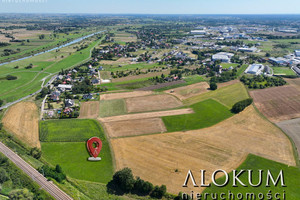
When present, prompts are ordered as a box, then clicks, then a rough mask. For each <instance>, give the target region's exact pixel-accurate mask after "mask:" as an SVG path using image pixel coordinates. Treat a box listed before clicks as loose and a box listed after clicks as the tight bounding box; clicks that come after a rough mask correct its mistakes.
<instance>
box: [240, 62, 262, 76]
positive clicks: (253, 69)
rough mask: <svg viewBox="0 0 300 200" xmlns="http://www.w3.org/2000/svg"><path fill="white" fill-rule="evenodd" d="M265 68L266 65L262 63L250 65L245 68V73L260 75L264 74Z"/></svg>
mask: <svg viewBox="0 0 300 200" xmlns="http://www.w3.org/2000/svg"><path fill="white" fill-rule="evenodd" d="M264 68H265V67H264V65H262V64H253V65H249V67H248V68H247V69H246V70H245V73H246V74H254V75H259V74H262V72H263V70H264Z"/></svg>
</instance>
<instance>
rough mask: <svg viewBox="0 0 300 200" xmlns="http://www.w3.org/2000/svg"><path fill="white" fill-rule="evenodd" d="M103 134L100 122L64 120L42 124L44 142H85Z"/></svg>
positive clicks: (41, 132) (41, 139)
mask: <svg viewBox="0 0 300 200" xmlns="http://www.w3.org/2000/svg"><path fill="white" fill-rule="evenodd" d="M99 134H103V130H102V129H101V128H99V124H98V122H96V121H94V120H90V119H64V120H49V121H41V122H40V141H42V142H85V141H86V140H88V139H89V138H91V137H93V136H99Z"/></svg>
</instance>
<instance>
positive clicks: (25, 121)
mask: <svg viewBox="0 0 300 200" xmlns="http://www.w3.org/2000/svg"><path fill="white" fill-rule="evenodd" d="M38 120H39V115H38V108H37V106H36V105H35V104H34V103H33V102H21V103H18V104H15V105H14V106H12V107H10V108H9V110H8V111H7V112H6V114H5V116H4V118H3V119H2V123H3V125H4V128H5V129H6V130H8V131H9V132H11V133H12V134H14V135H15V136H16V137H17V138H18V139H20V140H21V141H24V142H25V143H26V144H28V145H29V146H31V147H38V148H40V147H41V145H40V140H39V122H38Z"/></svg>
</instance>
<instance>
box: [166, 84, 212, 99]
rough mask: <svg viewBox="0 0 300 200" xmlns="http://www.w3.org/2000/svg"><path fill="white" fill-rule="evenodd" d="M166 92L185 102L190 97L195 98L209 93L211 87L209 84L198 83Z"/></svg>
mask: <svg viewBox="0 0 300 200" xmlns="http://www.w3.org/2000/svg"><path fill="white" fill-rule="evenodd" d="M165 92H166V93H168V94H172V95H174V96H176V97H177V98H179V99H180V100H184V99H187V98H189V97H193V96H197V95H199V94H202V93H205V92H209V85H208V84H207V82H200V83H196V84H192V85H188V86H184V87H179V88H175V89H171V90H166V91H165Z"/></svg>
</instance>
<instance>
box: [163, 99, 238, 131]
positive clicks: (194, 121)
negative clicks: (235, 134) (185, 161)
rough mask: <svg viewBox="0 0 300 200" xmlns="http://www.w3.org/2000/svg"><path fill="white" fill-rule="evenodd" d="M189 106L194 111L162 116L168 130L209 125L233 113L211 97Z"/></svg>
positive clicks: (183, 129)
mask: <svg viewBox="0 0 300 200" xmlns="http://www.w3.org/2000/svg"><path fill="white" fill-rule="evenodd" d="M190 108H192V109H193V110H194V112H195V113H193V114H185V115H176V116H167V117H162V119H163V122H164V124H165V126H166V128H167V130H168V132H175V131H187V130H196V129H201V128H205V127H209V126H212V125H214V124H217V123H218V122H221V121H223V120H225V119H227V118H229V117H231V116H232V115H233V114H232V113H231V112H230V110H229V109H228V108H227V107H225V106H224V105H222V104H220V103H219V102H217V101H215V100H212V99H207V100H204V101H202V102H199V103H196V104H193V105H191V106H190Z"/></svg>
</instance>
